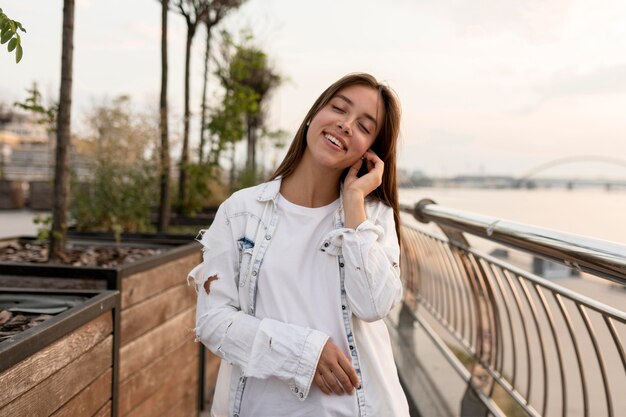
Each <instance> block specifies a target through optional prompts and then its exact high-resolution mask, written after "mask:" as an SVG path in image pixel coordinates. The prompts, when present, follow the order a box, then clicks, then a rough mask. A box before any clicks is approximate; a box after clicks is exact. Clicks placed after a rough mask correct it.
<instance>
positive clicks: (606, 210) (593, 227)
mask: <svg viewBox="0 0 626 417" xmlns="http://www.w3.org/2000/svg"><path fill="white" fill-rule="evenodd" d="M422 198H430V199H432V200H434V201H435V202H436V203H437V204H439V205H442V206H448V207H450V208H455V209H459V210H465V211H469V212H474V213H477V214H482V215H487V216H494V217H498V218H501V219H506V220H511V221H515V222H519V223H527V224H531V225H534V226H541V227H547V228H550V229H556V230H560V231H563V232H568V233H574V234H579V235H585V236H588V237H593V238H596V239H603V240H610V241H614V242H617V243H621V244H623V245H626V221H624V216H625V215H626V191H623V190H618V191H605V190H603V189H591V188H590V189H578V190H577V189H573V190H564V189H534V190H493V189H462V188H415V189H401V190H400V202H401V203H403V204H415V203H416V202H418V201H419V200H421V199H422Z"/></svg>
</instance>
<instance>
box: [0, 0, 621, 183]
mask: <svg viewBox="0 0 626 417" xmlns="http://www.w3.org/2000/svg"><path fill="white" fill-rule="evenodd" d="M62 4H63V2H62V1H61V0H2V1H1V2H0V7H1V8H2V9H3V10H4V12H5V13H6V14H7V15H9V16H11V18H12V19H14V20H18V21H20V22H22V24H23V25H24V26H25V27H26V29H27V30H28V33H26V34H24V35H23V41H22V44H23V47H24V58H23V60H22V62H20V63H19V64H17V65H16V64H15V61H14V54H10V55H9V54H8V53H7V52H6V49H5V48H6V45H2V48H3V49H4V50H0V102H8V103H11V102H13V101H16V100H22V99H24V98H25V96H26V93H25V90H26V88H28V87H30V86H31V85H32V83H33V82H37V83H38V85H39V87H40V89H41V90H42V91H43V94H44V97H46V96H47V97H57V96H58V88H59V80H60V55H61V25H62ZM625 21H626V2H624V1H623V0H571V1H570V0H526V1H518V0H481V1H469V0H466V1H462V0H440V1H425V0H387V1H383V0H318V1H315V2H312V1H301V0H248V1H247V2H246V3H245V5H244V6H243V7H242V8H241V9H239V10H238V11H237V12H235V13H233V14H231V15H230V16H229V17H228V18H227V19H226V21H225V22H224V25H225V27H226V28H228V29H229V30H231V31H234V32H237V31H239V30H240V29H243V28H249V29H250V30H251V31H252V32H253V34H254V35H255V38H256V40H255V42H256V44H257V45H258V46H259V47H261V48H262V49H263V50H264V51H266V52H267V54H268V55H269V57H270V59H271V61H272V64H273V65H274V67H275V68H276V69H277V70H278V71H279V72H280V73H281V74H283V75H284V76H285V77H286V79H287V81H286V82H285V83H284V84H283V85H282V86H281V87H280V89H279V90H278V91H276V93H275V94H274V96H273V97H272V101H271V103H270V107H269V123H270V125H271V126H273V127H275V128H281V129H283V130H285V131H286V132H288V133H289V135H288V137H289V138H291V136H292V134H293V132H295V130H296V129H297V127H298V125H299V124H300V122H301V120H302V118H303V117H304V115H305V113H306V112H307V110H308V109H309V107H310V105H311V104H312V103H313V101H314V100H315V99H316V98H317V96H318V95H319V94H320V93H321V92H322V91H323V90H324V89H325V88H326V87H327V86H328V85H330V84H331V83H332V82H334V81H335V80H336V79H338V78H340V77H341V76H343V75H345V74H347V73H350V72H357V71H365V72H370V73H372V74H373V75H374V76H376V77H377V78H378V79H379V80H381V81H384V82H386V83H387V84H388V85H389V86H391V87H392V88H393V89H394V90H395V91H396V93H397V94H398V96H399V98H400V102H401V105H402V109H403V119H402V125H401V138H400V152H399V160H398V163H399V166H400V167H401V168H405V169H407V170H410V171H412V170H420V171H422V172H424V173H426V174H428V175H433V176H453V175H459V174H492V175H513V176H522V175H525V174H526V173H528V172H530V171H532V170H534V168H536V167H537V166H540V165H542V164H545V163H548V162H550V161H554V160H558V159H560V158H571V157H580V156H586V157H602V158H613V159H615V160H616V163H614V164H609V163H606V162H604V163H600V162H579V163H576V164H566V165H562V166H560V167H554V168H550V169H548V170H546V171H544V172H543V174H542V175H544V176H553V177H558V176H569V177H579V178H585V177H586V178H615V179H626V25H625V24H624V22H625ZM169 25H170V37H169V51H170V52H169V53H170V56H169V67H170V77H169V91H168V97H169V103H170V106H171V109H172V112H173V115H174V117H179V118H180V115H181V113H182V108H183V69H184V44H185V25H184V21H183V18H182V17H181V16H179V15H176V14H174V13H171V14H170V17H169ZM203 38H204V32H203V31H200V32H199V33H198V35H197V36H196V38H195V45H194V52H193V56H192V80H191V85H192V111H195V112H196V114H197V110H198V108H199V102H200V96H201V91H200V90H201V85H202V84H201V83H202V79H201V77H202V62H201V61H202V52H203V45H202V44H203ZM210 83H213V85H215V84H217V80H216V79H215V78H214V77H213V78H211V80H210ZM73 88H74V90H73V99H74V101H73V122H74V121H76V125H78V126H80V118H81V115H82V114H84V112H85V111H86V110H87V109H89V107H90V106H93V103H96V102H99V101H102V100H104V99H106V98H113V97H116V96H118V95H120V94H128V95H130V96H131V97H132V98H133V100H134V102H135V103H138V104H139V105H142V106H145V107H146V108H148V107H150V108H152V109H154V108H156V106H157V105H158V96H159V88H160V5H159V3H158V2H156V1H155V0H132V1H131V0H77V6H76V14H75V46H74V86H73ZM214 103H217V101H215V102H214ZM176 129H179V128H175V130H176ZM179 130H180V129H179ZM192 141H197V134H196V133H195V131H192ZM620 161H622V162H620Z"/></svg>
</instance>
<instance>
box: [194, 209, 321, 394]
mask: <svg viewBox="0 0 626 417" xmlns="http://www.w3.org/2000/svg"><path fill="white" fill-rule="evenodd" d="M226 211H227V209H226V207H225V204H222V205H221V206H220V208H219V209H218V211H217V213H216V216H215V219H214V221H213V223H212V224H211V227H210V228H209V229H208V230H206V231H204V233H203V234H202V238H201V239H200V243H201V244H202V245H203V248H202V250H203V262H202V263H201V264H200V265H198V266H197V267H195V268H194V269H193V270H192V271H191V272H190V273H189V277H188V280H189V279H192V280H193V281H194V283H195V286H196V289H197V292H198V298H197V307H196V328H195V333H196V340H199V341H200V342H202V343H203V344H204V345H206V346H207V347H208V348H209V350H211V352H213V353H215V354H216V355H218V356H219V357H220V358H222V359H224V360H226V361H228V362H229V363H231V364H235V365H237V366H238V367H240V368H241V369H242V370H243V373H244V376H246V377H254V378H268V377H270V376H274V377H277V378H279V379H281V380H282V381H284V382H285V383H286V384H288V386H289V387H290V388H291V391H292V393H293V394H294V395H295V396H296V397H297V398H298V399H300V400H304V399H305V398H306V397H307V396H308V393H309V389H310V386H311V382H312V380H313V376H314V373H315V369H316V367H317V362H318V360H319V356H320V354H321V351H322V348H323V346H324V344H325V343H326V340H327V339H328V336H327V335H325V334H324V333H322V332H320V331H317V330H313V329H308V328H304V327H301V326H296V325H292V324H288V323H284V322H280V321H277V320H272V319H258V318H256V317H254V316H251V315H248V314H246V313H244V312H243V311H241V308H240V305H239V294H238V279H237V277H238V275H239V248H238V245H237V241H236V239H235V238H234V236H233V233H232V231H231V226H230V222H229V219H228V215H227V213H226ZM209 278H211V279H209ZM205 284H208V285H205ZM206 287H208V290H207V288H206Z"/></svg>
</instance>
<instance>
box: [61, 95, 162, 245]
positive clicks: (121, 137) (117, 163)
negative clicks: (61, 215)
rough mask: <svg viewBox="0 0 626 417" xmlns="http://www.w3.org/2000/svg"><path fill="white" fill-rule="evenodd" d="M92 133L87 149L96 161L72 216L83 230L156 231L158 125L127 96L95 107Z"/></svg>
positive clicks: (76, 198)
mask: <svg viewBox="0 0 626 417" xmlns="http://www.w3.org/2000/svg"><path fill="white" fill-rule="evenodd" d="M87 122H88V124H89V126H90V128H91V130H92V135H91V136H90V137H89V138H88V139H87V140H85V141H84V142H83V143H82V145H83V147H84V148H85V152H86V153H87V154H89V155H91V157H92V158H93V165H94V170H93V173H92V177H91V179H90V181H89V182H88V183H83V184H76V185H75V186H74V187H72V189H73V191H74V195H73V200H72V207H71V212H72V217H73V219H74V222H75V225H76V228H77V229H78V230H89V231H108V232H113V233H116V234H119V233H122V232H140V231H149V230H151V211H152V209H153V206H155V205H156V204H157V201H158V197H157V196H158V188H157V187H158V184H157V182H158V178H157V173H158V165H157V161H156V155H155V152H154V151H155V143H156V141H157V138H158V133H157V127H156V123H153V122H151V121H150V120H149V118H148V117H147V116H146V115H143V114H141V113H138V112H136V111H134V110H133V109H132V108H131V105H130V99H129V98H128V97H126V96H121V97H118V98H116V99H115V100H113V101H112V102H111V103H105V104H103V105H101V106H98V107H96V108H94V109H93V110H92V111H91V112H90V114H89V115H88V117H87Z"/></svg>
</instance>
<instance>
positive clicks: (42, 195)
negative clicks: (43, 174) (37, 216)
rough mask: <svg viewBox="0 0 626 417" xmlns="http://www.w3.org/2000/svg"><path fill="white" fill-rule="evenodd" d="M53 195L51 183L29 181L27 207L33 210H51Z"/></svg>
mask: <svg viewBox="0 0 626 417" xmlns="http://www.w3.org/2000/svg"><path fill="white" fill-rule="evenodd" d="M53 194H54V185H53V184H52V181H30V182H29V183H28V207H30V208H31V209H33V210H52V200H53V198H52V197H53V196H52V195H53Z"/></svg>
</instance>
